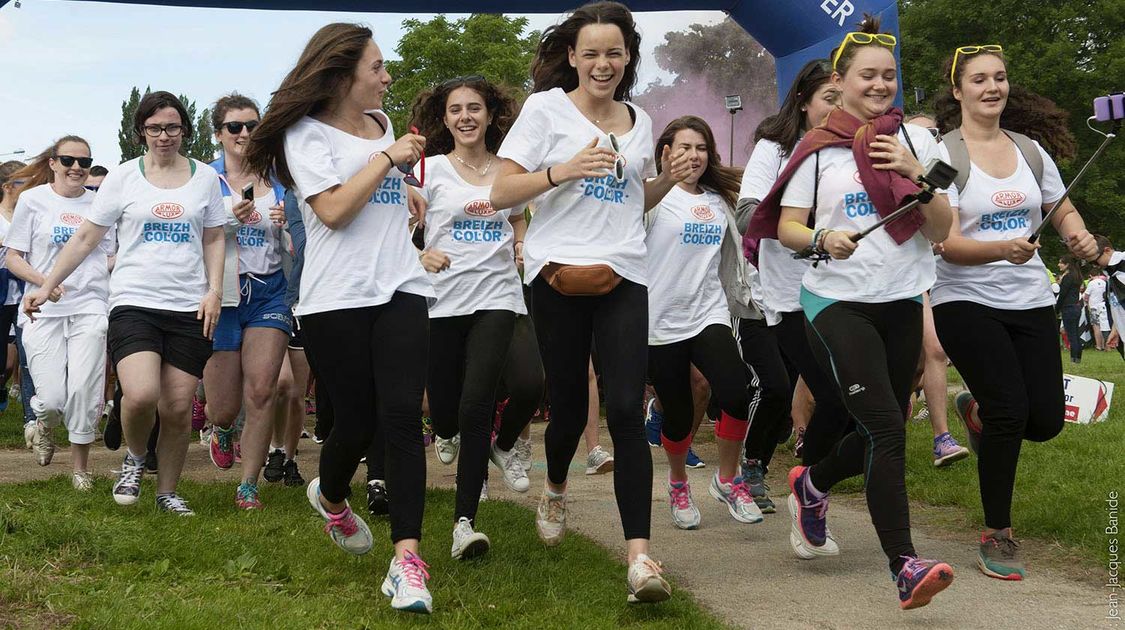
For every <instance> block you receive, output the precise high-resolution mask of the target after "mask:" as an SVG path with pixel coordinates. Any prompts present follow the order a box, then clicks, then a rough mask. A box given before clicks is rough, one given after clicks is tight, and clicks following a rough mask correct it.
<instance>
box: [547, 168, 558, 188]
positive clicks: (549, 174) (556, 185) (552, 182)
mask: <svg viewBox="0 0 1125 630" xmlns="http://www.w3.org/2000/svg"><path fill="white" fill-rule="evenodd" d="M547 183H548V184H550V185H551V188H558V187H559V185H558V184H556V183H555V180H553V179H551V167H550V166H548V167H547Z"/></svg>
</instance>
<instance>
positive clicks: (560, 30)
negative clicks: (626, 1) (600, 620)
mask: <svg viewBox="0 0 1125 630" xmlns="http://www.w3.org/2000/svg"><path fill="white" fill-rule="evenodd" d="M639 61H640V34H639V33H638V32H637V28H636V25H635V24H634V22H633V16H632V14H631V13H629V10H628V9H627V8H625V6H624V5H622V4H619V3H616V2H596V3H591V4H587V5H584V6H582V7H581V8H579V9H577V10H575V11H574V12H573V13H572V14H571V15H570V16H569V17H568V18H567V19H566V20H564V21H563V22H562V23H560V24H558V25H555V26H552V27H550V28H548V29H547V30H546V31H545V32H544V33H543V37H542V38H541V39H540V41H539V49H538V51H537V52H536V56H535V60H534V61H533V62H532V68H531V70H532V72H531V74H532V83H533V86H532V92H533V94H532V95H531V96H529V97H528V99H527V101H526V102H525V103H524V105H523V109H522V111H521V112H520V115H519V118H517V119H516V122H515V124H514V125H513V126H512V129H511V131H510V132H509V134H508V136H507V138H505V140H504V144H503V145H502V146H501V147H500V151H499V156H500V157H501V158H503V159H504V162H503V163H502V164H501V166H500V174H499V175H498V176H497V177H496V181H495V182H494V183H493V186H492V198H491V201H492V206H493V207H495V208H509V207H513V206H519V205H521V204H523V203H526V202H528V201H530V200H531V199H533V198H536V197H538V200H537V203H538V212H536V215H535V218H534V220H532V221H531V225H530V226H529V228H528V233H527V242H526V244H525V245H524V252H523V256H524V261H525V262H524V264H525V270H526V271H525V275H524V282H526V283H528V284H530V285H531V290H532V307H533V310H534V314H535V327H536V332H537V333H538V335H539V349H540V354H541V355H542V357H543V363H544V368H545V369H546V373H547V391H548V395H549V397H550V400H551V423H550V425H549V426H548V427H547V432H546V435H545V437H544V443H545V448H546V453H547V480H546V487H545V488H544V491H543V495H542V498H541V499H540V501H539V507H538V510H537V513H536V519H535V525H536V529H537V530H538V532H539V537H540V538H541V539H542V540H543V542H544V543H546V544H548V545H556V544H558V543H560V542H562V538H563V535H564V533H565V531H566V509H567V508H566V482H567V476H568V473H569V468H570V461H571V460H572V459H573V458H574V453H575V451H576V450H577V447H578V440H579V439H580V438H581V436H582V430H583V428H584V427H585V426H586V420H587V408H586V405H587V400H588V396H589V392H588V390H587V386H588V382H587V369H588V366H589V362H590V344H591V341H592V340H593V341H596V343H597V347H598V352H599V354H600V356H601V367H602V378H603V383H604V385H605V406H606V416H607V424H608V428H609V433H610V436H611V438H612V439H613V446H614V451H615V456H616V461H615V464H614V469H613V482H614V493H615V494H616V497H617V509H618V511H619V513H620V515H621V522H622V526H623V529H624V533H625V540H626V544H627V546H628V565H629V569H628V577H627V581H628V588H629V595H628V601H630V602H656V601H662V600H665V599H668V597H670V596H671V587H670V586H669V585H668V583H667V582H666V581H665V580H664V578H662V577H661V576H660V573H661V569H660V567H659V566H658V565H657V563H656V562H655V561H654V560H652V559H651V558H650V557H649V555H648V552H649V526H650V522H651V519H652V505H651V496H652V455H650V454H649V451H648V445H647V444H646V442H645V436H644V426H643V418H642V415H641V402H642V396H643V393H644V381H645V366H646V364H647V362H648V345H647V343H646V342H647V339H646V331H647V329H648V290H647V288H646V286H645V285H646V279H645V245H644V236H645V231H644V222H643V215H644V211H645V210H646V209H649V208H652V207H653V206H655V205H656V204H657V203H659V201H660V200H661V199H663V197H664V195H666V194H668V191H670V190H671V189H672V187H673V186H674V185H675V184H676V182H677V181H678V180H682V179H684V178H685V177H687V176H688V174H689V173H690V167H689V166H688V160H687V157H686V156H684V155H679V156H678V157H677V158H676V159H675V160H673V159H672V157H671V152H670V151H666V152H665V154H663V155H662V156H661V159H662V161H663V162H664V168H663V173H662V174H660V175H659V176H657V173H656V164H655V163H654V162H653V160H652V149H653V140H652V121H651V119H650V118H649V117H648V114H646V113H645V112H644V111H643V110H642V109H640V108H639V107H637V106H635V105H632V104H629V103H625V102H624V101H625V99H626V98H627V97H628V95H629V93H630V92H631V91H632V89H633V87H634V86H635V84H636V82H637V63H638V62H639ZM647 178H654V179H649V180H648V181H646V179H647Z"/></svg>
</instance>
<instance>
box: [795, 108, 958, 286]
mask: <svg viewBox="0 0 1125 630" xmlns="http://www.w3.org/2000/svg"><path fill="white" fill-rule="evenodd" d="M905 127H906V129H907V132H908V133H909V134H910V140H911V141H912V142H913V145H914V148H915V150H916V151H917V152H918V161H919V162H921V163H922V164H923V165H924V164H926V163H927V162H928V161H929V160H930V159H932V158H935V157H937V156H938V147H937V142H935V141H934V137H933V136H932V135H930V132H929V131H926V130H925V129H923V128H922V127H918V126H917V125H906V126H905ZM898 138H899V142H901V143H902V144H903V145H904V146H907V145H906V140H904V139H903V136H902V131H901V130H899V133H898ZM815 165H816V156H815V155H810V156H809V157H808V158H807V159H806V160H805V161H804V162H802V163H801V166H800V167H798V169H797V172H796V173H794V175H793V178H792V179H791V180H790V181H789V184H788V186H787V187H786V189H785V193H784V194H783V195H782V198H781V205H782V206H791V207H796V208H811V207H812V205H813V198H814V186H815V183H814V182H815V180H816V177H815V173H814V171H815V169H816V166H815ZM819 179H820V191H819V194H818V195H816V199H817V208H816V229H820V228H830V229H833V230H851V231H856V232H861V231H863V230H864V229H866V228H868V227H870V226H872V225H874V224H875V223H877V222H878V221H879V219H880V216H879V211H878V210H876V209H875V205H874V204H873V203H871V201H870V200H868V198H867V191H866V190H864V188H863V184H861V183H860V179H859V171H858V170H856V164H855V158H853V157H852V150H851V149H850V148H847V147H829V148H827V149H821V151H820V177H819ZM933 283H934V255H933V251H932V250H931V248H930V242H929V241H928V240H926V237H925V236H923V235H922V232H921V231H918V232H915V233H914V236H912V237H911V238H910V239H908V240H907V241H906V242H904V243H903V244H902V245H898V244H896V243H895V241H894V239H893V238H891V236H890V234H888V233H887V230H886V229H884V228H879V229H877V230H875V231H874V232H872V233H871V234H869V235H868V236H866V237H865V238H864V239H863V240H862V241H860V242H859V247H857V248H856V250H855V252H854V253H853V254H852V256H851V258H848V259H847V260H829V261H826V262H822V263H820V264H819V265H817V266H816V267H811V266H810V267H809V269H808V271H807V272H805V277H804V280H803V286H804V287H805V288H806V289H808V290H809V291H810V292H811V293H813V294H815V295H818V296H820V297H823V298H828V299H832V300H841V301H848V302H869V303H876V304H878V303H885V302H893V301H896V300H903V299H909V298H915V297H918V296H919V295H921V294H922V292H923V291H926V290H927V289H929V288H930V287H931V286H933Z"/></svg>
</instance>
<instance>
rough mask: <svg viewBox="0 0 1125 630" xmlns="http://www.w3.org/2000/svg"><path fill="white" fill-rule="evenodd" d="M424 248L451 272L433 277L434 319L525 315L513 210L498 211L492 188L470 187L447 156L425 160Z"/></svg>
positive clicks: (423, 195) (431, 275) (436, 274)
mask: <svg viewBox="0 0 1125 630" xmlns="http://www.w3.org/2000/svg"><path fill="white" fill-rule="evenodd" d="M426 161H427V164H426V186H425V187H424V188H422V189H421V190H419V192H420V193H421V194H422V197H423V198H424V199H425V200H426V203H428V204H429V205H428V207H427V209H426V249H438V250H441V251H442V252H444V253H445V255H447V256H449V269H446V270H445V271H440V272H438V273H431V274H430V280H432V281H433V283H434V291H436V292H437V304H435V305H434V306H433V307H432V308H431V309H430V318H431V319H432V318H434V317H452V316H455V315H470V314H472V313H475V312H477V311H483V310H501V311H512V312H514V313H518V314H520V315H526V314H527V307H526V306H525V305H524V303H523V289H522V288H521V286H520V276H519V273H517V272H516V264H515V261H514V259H513V257H514V251H513V241H514V237H513V232H512V224H511V223H509V222H508V218H509V217H510V216H511V213H512V209H511V208H504V209H502V210H495V209H493V207H492V204H491V203H490V202H489V201H488V197H489V194H490V193H491V192H492V186H474V185H472V184H469V183H468V182H466V181H465V180H464V179H462V177H461V175H460V174H458V173H457V169H456V168H454V166H453V164H452V163H450V161H449V158H448V157H447V156H444V155H436V156H434V157H432V158H427V160H426Z"/></svg>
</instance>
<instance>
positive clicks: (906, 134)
mask: <svg viewBox="0 0 1125 630" xmlns="http://www.w3.org/2000/svg"><path fill="white" fill-rule="evenodd" d="M898 128H899V129H901V130H902V137H903V138H906V146H908V147H910V152H911V153H913V154H914V159H915V160H917V159H918V152H917V151H915V150H914V141H913V140H911V139H910V134H909V133H907V132H906V125H904V124H902V123H899V124H898ZM922 166H925V164H923V165H922Z"/></svg>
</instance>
